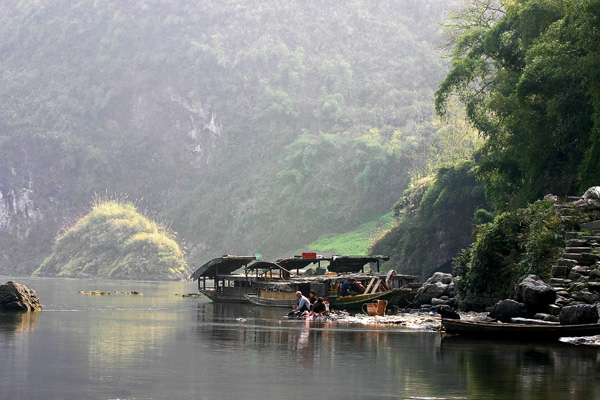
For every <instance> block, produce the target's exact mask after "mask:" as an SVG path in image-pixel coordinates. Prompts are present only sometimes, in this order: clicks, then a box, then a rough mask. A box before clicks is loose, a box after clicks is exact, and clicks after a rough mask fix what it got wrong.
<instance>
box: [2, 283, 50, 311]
mask: <svg viewBox="0 0 600 400" xmlns="http://www.w3.org/2000/svg"><path fill="white" fill-rule="evenodd" d="M41 309H42V305H41V304H40V299H39V298H38V296H37V294H36V293H35V291H34V290H33V289H28V288H27V287H26V286H23V285H21V284H19V283H17V282H12V281H8V282H6V283H5V284H4V285H0V310H3V311H40V310H41Z"/></svg>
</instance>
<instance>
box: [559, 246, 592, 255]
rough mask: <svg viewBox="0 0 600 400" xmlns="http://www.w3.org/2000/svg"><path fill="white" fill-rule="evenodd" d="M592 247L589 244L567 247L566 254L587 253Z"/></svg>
mask: <svg viewBox="0 0 600 400" xmlns="http://www.w3.org/2000/svg"><path fill="white" fill-rule="evenodd" d="M590 250H591V248H590V247H589V246H585V247H565V254H573V253H587V252H588V251H590Z"/></svg>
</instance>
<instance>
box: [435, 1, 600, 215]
mask: <svg viewBox="0 0 600 400" xmlns="http://www.w3.org/2000/svg"><path fill="white" fill-rule="evenodd" d="M496 3H499V4H496ZM599 4H600V2H599V1H598V0H585V1H576V0H563V1H545V0H518V1H508V0H504V1H500V2H494V1H491V0H474V1H471V2H470V6H471V7H467V8H466V9H465V11H464V12H463V13H460V14H458V15H457V16H456V17H455V19H454V23H452V24H449V25H448V29H449V30H450V35H449V38H450V40H451V41H452V44H453V48H452V53H451V56H452V66H451V70H450V72H449V73H448V75H447V76H446V78H445V79H444V81H443V82H442V83H441V85H440V87H439V89H438V91H437V92H436V110H437V112H438V113H439V114H441V115H443V114H444V113H445V111H446V106H447V104H448V102H449V99H450V98H451V96H452V95H456V96H457V97H458V98H459V99H460V100H461V101H462V102H464V104H465V106H466V110H467V116H468V118H469V120H470V121H471V123H472V124H473V125H474V126H475V127H476V128H477V129H478V130H479V131H480V132H481V134H482V135H484V137H485V139H486V141H485V144H484V145H483V146H482V152H481V158H480V159H479V161H478V169H477V172H478V175H479V176H480V177H481V178H483V179H484V181H485V184H486V190H487V193H488V196H490V198H491V200H492V202H493V203H494V204H495V206H496V207H497V208H498V209H501V210H502V209H507V208H514V207H517V206H520V205H523V204H526V203H527V202H532V201H534V200H536V199H538V198H540V197H542V196H543V195H544V194H547V193H549V192H551V193H554V194H558V195H569V194H574V193H576V192H581V191H583V190H585V189H586V188H587V186H589V185H590V184H593V183H594V182H596V183H597V182H598V180H599V179H600V176H599V173H598V170H599V169H598V161H597V160H598V147H599V146H598V133H599V131H598V129H599V127H600V124H599V123H600V119H599V118H598V116H599V115H600V114H599V110H600V108H599V107H598V99H599V98H600V91H599V89H600V86H599V85H598V81H599V79H598V72H597V65H598V63H595V61H598V44H597V43H598V40H593V39H597V36H598V33H597V31H598V29H597V28H598V27H597V25H598V22H597V20H598V18H597V15H598V12H597V11H598V8H599ZM592 65H595V66H596V67H592Z"/></svg>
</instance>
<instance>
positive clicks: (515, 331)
mask: <svg viewBox="0 0 600 400" xmlns="http://www.w3.org/2000/svg"><path fill="white" fill-rule="evenodd" d="M442 326H443V327H444V329H445V331H446V333H449V334H456V335H465V336H467V335H468V336H471V337H477V338H482V339H490V338H494V339H508V340H535V341H542V340H558V338H561V337H579V336H593V335H600V324H583V325H558V324H556V325H528V324H513V323H502V322H482V321H467V320H462V319H445V318H442Z"/></svg>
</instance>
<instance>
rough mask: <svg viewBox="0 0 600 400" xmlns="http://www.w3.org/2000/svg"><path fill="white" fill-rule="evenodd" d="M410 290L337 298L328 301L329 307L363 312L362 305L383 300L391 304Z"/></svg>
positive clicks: (392, 290) (391, 290) (390, 290)
mask: <svg viewBox="0 0 600 400" xmlns="http://www.w3.org/2000/svg"><path fill="white" fill-rule="evenodd" d="M410 291H411V289H404V288H399V289H389V290H384V291H378V292H375V293H369V294H357V295H353V296H337V297H333V298H331V299H330V302H329V303H330V304H331V307H332V308H334V309H337V310H346V311H353V312H359V311H362V310H363V305H364V304H369V303H374V302H376V301H377V300H385V301H387V302H388V304H389V303H390V302H393V300H394V299H395V298H396V297H397V296H399V295H401V294H404V293H409V292H410Z"/></svg>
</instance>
